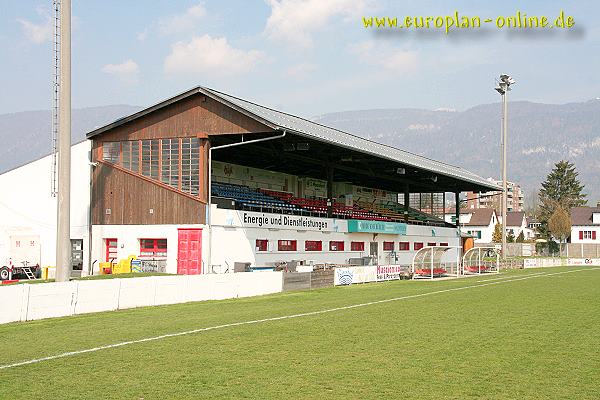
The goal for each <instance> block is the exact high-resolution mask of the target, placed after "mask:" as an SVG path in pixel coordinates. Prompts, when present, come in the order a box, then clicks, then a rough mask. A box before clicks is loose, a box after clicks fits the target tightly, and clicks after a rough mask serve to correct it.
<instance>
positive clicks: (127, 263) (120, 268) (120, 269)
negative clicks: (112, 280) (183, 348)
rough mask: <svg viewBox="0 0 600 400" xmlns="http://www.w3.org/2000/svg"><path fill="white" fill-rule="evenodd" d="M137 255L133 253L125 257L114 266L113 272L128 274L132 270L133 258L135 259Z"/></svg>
mask: <svg viewBox="0 0 600 400" xmlns="http://www.w3.org/2000/svg"><path fill="white" fill-rule="evenodd" d="M135 258H136V257H135V256H134V255H131V256H129V257H127V258H125V259H122V260H119V262H118V264H115V265H114V266H113V274H128V273H130V272H131V260H135Z"/></svg>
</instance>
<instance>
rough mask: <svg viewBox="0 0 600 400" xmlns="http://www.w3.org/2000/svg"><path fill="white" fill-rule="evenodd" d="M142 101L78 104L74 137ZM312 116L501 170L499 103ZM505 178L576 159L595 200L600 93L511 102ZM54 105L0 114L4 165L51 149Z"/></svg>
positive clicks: (0, 168) (532, 177)
mask: <svg viewBox="0 0 600 400" xmlns="http://www.w3.org/2000/svg"><path fill="white" fill-rule="evenodd" d="M140 109H141V107H137V106H130V105H113V106H103V107H91V108H83V109H74V110H73V113H72V121H73V122H72V141H73V143H76V142H79V141H81V140H84V138H85V133H86V132H88V131H90V130H92V129H94V128H96V127H98V126H102V125H104V124H106V123H109V122H112V121H114V120H116V119H118V118H120V117H123V116H125V115H129V114H131V113H133V112H136V111H138V110H140ZM312 119H313V120H314V121H315V122H318V123H321V124H324V125H329V126H332V127H334V128H338V129H340V130H343V131H346V132H350V133H354V134H356V135H359V136H362V137H364V138H367V139H370V140H374V141H377V142H380V143H384V144H388V145H391V146H394V147H397V148H400V149H403V150H407V151H410V152H412V153H416V154H420V155H423V156H426V157H429V158H433V159H436V160H439V161H443V162H447V163H450V164H454V165H457V166H460V167H463V168H466V169H468V170H471V171H473V172H475V173H477V174H478V175H480V176H483V177H493V178H497V179H498V178H500V174H501V171H500V124H501V107H500V104H499V103H496V104H484V105H479V106H475V107H472V108H469V109H467V110H465V111H454V110H448V109H440V110H424V109H406V108H403V109H376V110H357V111H344V112H336V113H329V114H324V115H319V116H316V117H313V118H312ZM508 121H509V139H508V179H509V180H511V181H514V182H517V183H519V184H520V185H521V187H522V188H523V189H524V191H525V193H526V203H527V202H528V200H529V202H531V200H532V199H534V198H535V193H536V192H537V190H538V189H539V188H540V184H541V182H542V181H543V180H544V179H545V177H546V175H547V174H548V173H549V172H550V170H551V168H552V166H553V165H554V163H556V162H558V161H560V160H569V161H571V162H573V163H574V164H575V166H576V168H577V170H578V171H579V173H580V180H581V182H582V183H583V184H584V185H585V192H586V193H587V194H588V199H589V200H590V203H591V204H594V205H595V204H596V201H598V200H600V99H594V100H590V101H586V102H581V103H569V104H563V105H554V104H540V103H532V102H510V103H509V119H508ZM50 129H51V113H50V111H48V110H46V111H25V112H19V113H13V114H4V115H0V140H1V141H2V143H4V146H3V147H2V148H1V149H0V173H3V172H6V171H8V170H10V169H12V168H15V167H18V166H20V165H23V164H26V163H28V162H30V161H33V160H35V159H38V158H41V157H43V156H45V155H48V154H49V153H50V151H51V148H52V143H51V136H50Z"/></svg>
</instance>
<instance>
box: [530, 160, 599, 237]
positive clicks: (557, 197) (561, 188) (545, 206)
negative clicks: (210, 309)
mask: <svg viewBox="0 0 600 400" xmlns="http://www.w3.org/2000/svg"><path fill="white" fill-rule="evenodd" d="M578 175H579V173H578V172H577V171H576V169H575V165H573V163H570V162H569V161H559V162H558V163H556V165H554V168H553V169H552V171H550V173H549V174H548V176H547V177H546V180H545V181H544V182H543V183H542V188H541V189H540V192H539V199H540V207H539V215H538V220H539V222H540V223H541V226H540V227H539V228H538V232H539V234H540V236H542V237H545V238H547V239H549V238H550V234H551V233H550V231H549V228H548V220H549V219H550V217H551V216H552V214H554V211H556V209H557V208H559V207H560V208H562V209H563V210H565V211H566V212H567V213H569V212H570V210H571V208H573V207H579V206H583V205H585V204H586V203H587V200H586V199H585V196H586V195H585V194H584V193H583V188H584V186H583V185H582V184H581V183H580V182H579V179H578V178H577V176H578Z"/></svg>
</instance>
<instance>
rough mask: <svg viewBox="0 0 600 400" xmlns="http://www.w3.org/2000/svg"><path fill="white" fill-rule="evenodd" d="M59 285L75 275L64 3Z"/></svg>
mask: <svg viewBox="0 0 600 400" xmlns="http://www.w3.org/2000/svg"><path fill="white" fill-rule="evenodd" d="M59 99H60V101H59V132H58V201H57V221H56V222H57V224H56V225H57V227H56V281H57V282H64V281H68V280H69V277H70V275H71V232H70V231H71V215H70V213H71V0H61V2H60V87H59Z"/></svg>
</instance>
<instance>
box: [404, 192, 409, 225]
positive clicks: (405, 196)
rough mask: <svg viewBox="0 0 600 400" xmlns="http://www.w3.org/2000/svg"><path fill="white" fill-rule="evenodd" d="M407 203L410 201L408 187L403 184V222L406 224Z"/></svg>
mask: <svg viewBox="0 0 600 400" xmlns="http://www.w3.org/2000/svg"><path fill="white" fill-rule="evenodd" d="M408 203H410V188H409V187H408V185H406V186H404V222H405V223H407V224H408Z"/></svg>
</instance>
